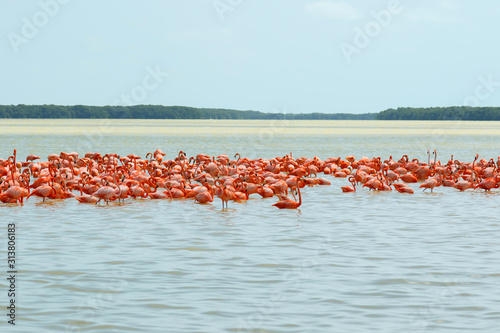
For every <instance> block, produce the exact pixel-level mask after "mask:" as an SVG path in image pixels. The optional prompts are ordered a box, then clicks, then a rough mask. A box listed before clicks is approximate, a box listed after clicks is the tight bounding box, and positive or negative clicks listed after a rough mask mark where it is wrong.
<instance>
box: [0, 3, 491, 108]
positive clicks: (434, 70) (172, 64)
mask: <svg viewBox="0 0 500 333" xmlns="http://www.w3.org/2000/svg"><path fill="white" fill-rule="evenodd" d="M0 4H1V9H2V10H1V11H0V21H1V22H2V23H1V26H0V27H1V31H0V36H1V37H0V50H1V53H0V60H1V66H2V67H1V68H2V71H1V75H0V88H1V89H0V104H21V103H22V104H63V105H67V104H89V105H109V104H122V105H128V104H161V105H187V106H195V107H214V108H215V107H216V108H219V107H220V108H234V109H240V110H249V109H251V110H259V111H264V112H294V113H297V112H326V113H331V112H349V113H364V112H378V111H381V110H384V109H387V108H391V107H398V106H415V107H416V106H448V105H464V104H469V105H481V106H499V105H500V61H499V59H500V43H499V37H498V36H499V35H498V33H499V31H500V21H499V20H498V18H497V16H498V13H499V12H500V2H499V1H494V0H486V1H481V2H473V1H466V0H422V1H405V0H401V1H397V0H394V1H377V0H364V1H333V0H332V1H330V0H321V1H314V0H261V1H259V0H215V1H214V0H148V1H146V0H140V1H139V0H106V1H103V0H101V1H97V0H84V1H83V0H64V1H63V0H41V1H28V0H23V1H18V0H0ZM44 4H45V5H44ZM55 4H57V5H55ZM374 13H379V14H378V21H377V18H376V16H377V15H374ZM388 14H389V15H388ZM33 28H34V29H33ZM360 31H361V33H360ZM365 34H368V35H365ZM152 73H153V74H152ZM155 73H156V74H155ZM166 73H168V75H167V74H166ZM497 82H498V83H497Z"/></svg>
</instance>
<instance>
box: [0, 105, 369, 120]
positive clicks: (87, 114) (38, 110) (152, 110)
mask: <svg viewBox="0 0 500 333" xmlns="http://www.w3.org/2000/svg"><path fill="white" fill-rule="evenodd" d="M0 118H112V119H291V120H292V119H304V120H305V119H314V120H316V119H317V120H320V119H329V120H341V119H370V120H373V119H375V113H365V114H350V113H332V114H329V113H297V114H294V113H286V114H285V113H264V112H259V111H238V110H228V109H200V108H192V107H187V106H161V105H134V106H86V105H73V106H63V105H23V104H20V105H0Z"/></svg>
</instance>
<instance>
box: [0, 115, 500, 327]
mask: <svg viewBox="0 0 500 333" xmlns="http://www.w3.org/2000/svg"><path fill="white" fill-rule="evenodd" d="M0 127H1V130H0V133H1V134H0V158H7V157H8V156H9V155H10V154H12V150H13V149H14V148H17V150H18V156H19V159H22V158H24V157H25V156H26V155H28V154H38V155H39V156H42V157H46V156H47V155H48V154H52V153H59V152H61V151H67V152H68V151H78V152H79V153H82V154H83V153H85V152H100V153H108V152H116V153H119V154H130V153H133V154H137V155H140V156H142V157H144V156H145V155H146V153H147V152H152V151H154V150H155V149H156V148H161V149H162V150H163V151H164V152H166V153H167V156H166V157H167V158H171V157H172V156H174V155H176V154H177V152H178V151H179V150H183V151H185V152H186V153H187V155H188V156H193V155H196V154H197V153H201V152H203V153H206V154H209V155H219V154H222V153H227V154H228V155H230V156H232V155H234V153H236V152H239V153H241V155H242V156H248V157H251V158H257V157H263V158H270V157H274V156H283V155H285V154H287V153H289V152H290V151H292V152H293V155H294V157H299V156H309V157H312V156H314V155H317V156H319V157H320V158H322V159H325V158H327V157H330V156H335V157H337V156H341V157H345V156H347V155H351V154H353V155H354V156H356V158H361V157H362V156H364V155H366V156H368V157H374V156H381V157H382V158H383V159H385V158H387V157H388V156H389V155H393V156H394V157H395V158H399V157H400V156H401V155H403V154H408V155H409V156H410V158H420V159H426V158H427V156H426V149H427V148H430V149H437V150H438V159H440V160H442V161H447V160H448V158H449V155H450V154H454V155H455V158H458V159H460V160H464V161H471V160H472V158H473V156H474V154H475V153H479V154H480V157H484V158H490V157H495V159H496V157H497V156H498V155H500V140H499V139H500V123H499V122H377V121H275V122H270V121H216V120H212V121H208V120H207V121H184V120H183V121H158V120H134V121H131V120H128V121H127V120H112V121H105V120H80V121H75V120H42V121H36V120H1V125H0ZM326 178H328V179H330V180H331V181H332V186H323V187H315V188H312V189H305V190H304V191H303V202H304V203H303V205H302V206H301V207H300V208H301V209H300V210H298V211H282V210H278V209H276V208H275V207H272V206H271V204H273V203H274V202H275V201H276V200H275V199H266V200H262V199H259V198H257V197H255V198H253V199H251V200H249V201H248V202H247V203H245V204H230V206H229V207H230V208H229V210H228V211H221V207H220V200H218V199H216V200H215V202H214V203H213V205H203V206H201V205H195V204H193V203H192V202H191V201H174V200H172V201H150V200H135V201H132V200H129V201H128V202H127V203H126V204H125V205H117V204H110V205H109V206H107V207H106V206H103V207H96V206H93V205H84V204H78V203H77V202H76V201H75V200H66V201H58V200H54V201H51V202H47V203H39V200H38V198H35V200H32V199H33V198H32V199H30V202H29V203H28V204H26V205H24V206H23V207H21V206H11V205H0V213H1V219H2V223H3V225H4V228H2V231H1V233H0V243H1V244H4V245H2V246H1V247H0V249H1V250H2V251H1V254H0V255H1V256H2V258H5V259H6V256H7V254H6V251H5V248H6V243H7V237H6V229H5V226H6V224H7V223H8V222H12V221H14V222H15V223H16V226H17V235H18V239H17V242H18V247H19V248H18V251H17V255H18V270H19V273H20V274H19V276H18V281H17V283H18V286H17V287H18V291H19V294H18V295H17V296H18V297H17V302H18V312H17V313H18V324H17V325H16V327H15V328H13V327H10V325H7V323H6V319H5V317H6V316H4V319H2V321H1V323H0V330H1V331H9V332H10V331H13V332H65V331H66V332H79V331H81V332H84V331H87V332H142V331H147V332H181V333H184V332H457V331H461V332H492V331H496V330H497V329H498V326H499V323H500V291H499V290H500V289H499V288H498V284H499V282H500V256H499V255H498V252H499V251H500V240H499V237H498V235H499V231H500V223H499V222H498V207H499V203H500V194H499V193H500V192H498V190H497V191H495V192H493V193H488V194H485V193H483V192H481V191H469V192H464V193H460V192H458V191H456V190H454V189H450V188H443V187H440V188H437V189H436V190H435V193H434V194H430V193H422V192H421V191H420V190H416V191H415V194H414V195H403V194H399V193H397V192H395V191H393V192H389V193H387V192H381V193H370V192H368V191H367V190H360V191H358V192H357V193H350V194H344V193H342V192H341V190H340V186H342V185H345V184H346V180H345V179H335V178H332V177H330V176H326ZM417 186H418V185H415V186H413V187H414V188H415V189H416V188H417ZM5 259H2V262H4V264H2V272H3V273H4V272H5V271H6V270H7V268H6V260H5ZM2 276H3V275H2ZM0 286H1V289H2V290H3V291H2V293H1V294H0V295H1V296H0V304H1V306H2V307H3V306H5V305H7V301H8V297H7V295H6V287H7V283H6V280H5V279H2V280H1V281H0Z"/></svg>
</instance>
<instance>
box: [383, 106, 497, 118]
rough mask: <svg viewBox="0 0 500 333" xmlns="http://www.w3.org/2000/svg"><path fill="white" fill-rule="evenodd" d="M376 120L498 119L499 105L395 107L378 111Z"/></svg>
mask: <svg viewBox="0 0 500 333" xmlns="http://www.w3.org/2000/svg"><path fill="white" fill-rule="evenodd" d="M375 119H377V120H500V108H499V107H468V106H450V107H441V108H397V109H388V110H385V111H382V112H380V113H378V114H377V115H376V117H375Z"/></svg>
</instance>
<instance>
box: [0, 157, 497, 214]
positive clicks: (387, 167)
mask: <svg viewBox="0 0 500 333" xmlns="http://www.w3.org/2000/svg"><path fill="white" fill-rule="evenodd" d="M427 154H428V160H427V163H425V162H421V161H419V160H417V159H413V160H410V159H409V158H408V156H407V155H404V156H403V157H401V158H400V159H398V160H393V158H392V156H391V157H390V158H389V159H387V160H384V161H383V160H382V159H381V158H380V157H376V158H367V157H363V158H361V159H360V160H356V159H355V158H354V156H347V157H346V158H345V159H342V158H340V157H338V158H333V157H330V158H327V159H326V160H321V159H319V158H318V157H316V156H315V157H314V158H305V157H299V158H293V157H292V153H290V155H285V156H283V157H275V158H273V159H253V160H250V159H248V158H241V156H240V155H239V154H236V155H235V156H234V158H233V159H230V158H229V157H228V156H227V155H225V154H223V155H220V156H218V157H210V156H208V155H205V154H198V155H197V156H196V157H190V158H187V157H186V154H185V153H184V152H182V151H181V152H179V154H178V155H177V156H176V157H175V158H173V159H165V154H164V153H163V152H162V151H161V150H160V149H157V150H156V151H155V152H153V153H148V154H147V155H146V158H141V157H139V156H135V155H128V156H124V157H120V156H118V155H117V154H106V155H101V154H99V153H88V154H85V156H84V157H80V156H79V155H78V153H60V154H59V155H57V154H53V155H49V156H48V158H47V161H44V162H37V160H38V159H40V158H39V157H38V156H34V155H29V156H28V157H27V158H26V161H22V162H20V161H18V160H17V159H16V158H17V156H16V150H14V154H13V155H12V156H10V157H8V158H7V159H6V160H4V159H0V201H1V202H3V203H11V204H17V203H21V204H23V202H24V201H25V200H26V201H27V200H28V199H30V198H31V197H32V196H37V197H40V198H42V201H45V200H46V199H68V198H75V199H76V200H78V201H79V202H81V203H91V204H99V203H100V202H101V201H104V202H106V204H108V203H109V201H118V202H121V201H125V200H126V199H127V198H134V199H135V198H150V199H192V200H195V201H196V202H197V203H200V204H207V203H211V202H213V200H214V198H215V197H218V198H219V199H220V200H221V201H222V208H223V209H224V207H226V208H227V205H228V202H229V201H236V202H244V201H245V200H248V197H249V196H250V195H252V194H253V195H256V196H261V197H262V198H272V197H275V196H276V197H277V199H278V201H277V202H276V203H275V204H273V206H275V207H277V208H279V209H296V208H298V207H299V206H300V205H301V204H302V196H301V193H300V189H301V188H304V187H305V186H309V187H313V186H316V185H330V184H331V183H330V181H329V180H327V179H325V178H320V177H318V174H321V173H322V174H324V175H330V176H333V177H338V178H347V179H348V181H349V182H350V183H351V185H348V186H342V187H341V189H342V191H343V192H353V191H356V188H357V187H359V186H360V185H362V187H363V188H364V187H367V188H368V189H369V190H374V191H391V190H393V189H395V190H396V191H398V192H400V193H409V194H412V193H413V189H412V188H411V187H409V186H408V185H407V183H417V182H421V185H420V188H423V189H424V191H425V190H426V189H429V190H430V191H431V192H432V191H433V190H434V188H435V187H439V186H449V187H454V188H456V189H457V190H459V191H465V190H467V189H472V190H474V189H478V188H479V189H483V190H485V191H490V190H491V189H494V188H498V187H499V185H500V173H497V170H498V169H499V168H500V157H498V159H497V160H496V161H495V160H494V159H490V160H486V159H480V160H478V158H479V157H478V155H476V156H475V158H474V160H473V161H472V162H468V163H465V162H460V161H458V160H454V159H453V155H452V156H451V159H450V160H449V161H448V162H447V163H446V164H442V163H441V162H440V161H438V160H437V153H436V151H435V150H434V152H433V153H432V155H433V159H431V153H430V152H429V151H427ZM75 192H77V193H78V192H79V195H77V194H75ZM296 195H298V200H297V196H296ZM32 200H33V199H32Z"/></svg>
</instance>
